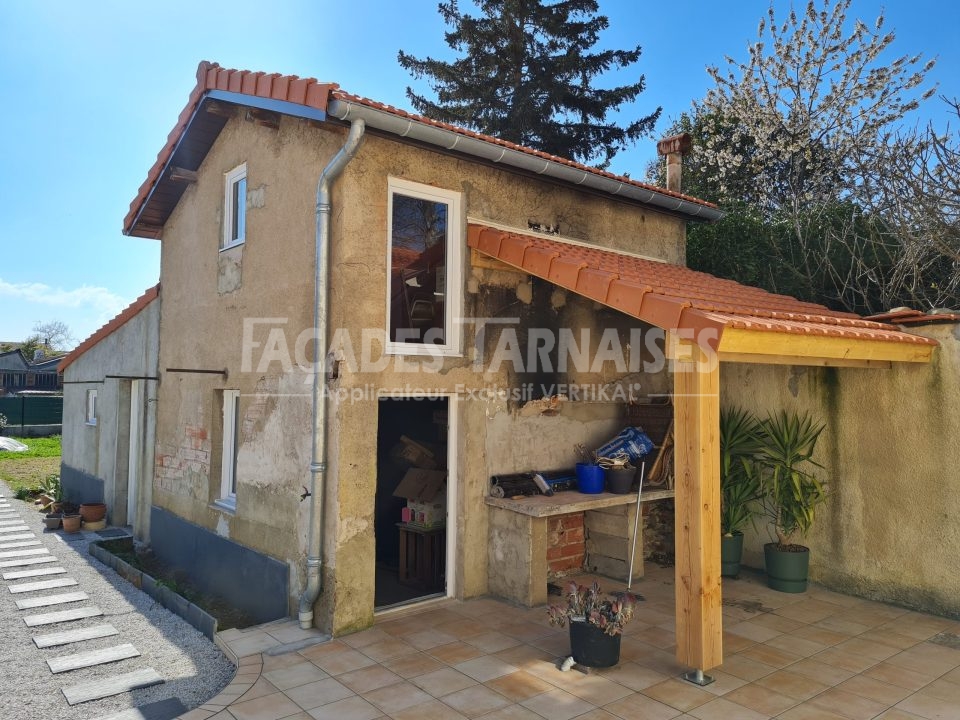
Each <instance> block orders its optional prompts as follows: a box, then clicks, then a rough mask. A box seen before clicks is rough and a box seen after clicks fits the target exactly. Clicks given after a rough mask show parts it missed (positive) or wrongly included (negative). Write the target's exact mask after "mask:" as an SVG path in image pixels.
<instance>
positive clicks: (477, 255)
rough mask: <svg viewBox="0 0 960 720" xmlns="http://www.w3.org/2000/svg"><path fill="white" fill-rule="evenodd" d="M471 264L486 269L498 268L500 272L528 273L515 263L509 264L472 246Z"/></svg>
mask: <svg viewBox="0 0 960 720" xmlns="http://www.w3.org/2000/svg"><path fill="white" fill-rule="evenodd" d="M470 265H471V266H472V267H475V268H483V269H484V270H498V271H500V272H512V273H519V274H521V275H527V274H528V273H527V272H525V271H523V270H519V269H517V268H515V267H514V266H513V265H507V263H505V262H503V261H501V260H497V259H496V258H492V257H490V256H489V255H485V254H483V253H482V252H479V251H477V249H476V248H470Z"/></svg>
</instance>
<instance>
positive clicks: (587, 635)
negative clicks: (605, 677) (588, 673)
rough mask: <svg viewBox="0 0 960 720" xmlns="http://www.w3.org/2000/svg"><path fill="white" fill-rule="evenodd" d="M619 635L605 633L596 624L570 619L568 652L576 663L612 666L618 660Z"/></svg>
mask: <svg viewBox="0 0 960 720" xmlns="http://www.w3.org/2000/svg"><path fill="white" fill-rule="evenodd" d="M620 637H621V636H620V635H607V634H606V633H605V632H604V631H603V630H601V629H600V628H598V627H597V626H596V625H589V624H588V623H585V622H575V621H573V620H571V621H570V654H571V655H573V661H574V662H575V663H577V665H582V666H583V667H592V668H607V667H613V666H614V665H616V664H617V663H618V662H620Z"/></svg>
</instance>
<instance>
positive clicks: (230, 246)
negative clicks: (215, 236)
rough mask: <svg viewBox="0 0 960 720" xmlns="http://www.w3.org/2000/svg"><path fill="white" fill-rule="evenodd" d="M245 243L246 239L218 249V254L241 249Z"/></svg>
mask: <svg viewBox="0 0 960 720" xmlns="http://www.w3.org/2000/svg"><path fill="white" fill-rule="evenodd" d="M246 242H247V241H246V238H244V239H243V240H240V241H239V242H235V243H233V244H231V245H224V246H223V247H222V248H220V252H226V251H227V250H233V249H234V248H238V247H243V246H244V244H245V243H246Z"/></svg>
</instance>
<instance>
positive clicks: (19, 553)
mask: <svg viewBox="0 0 960 720" xmlns="http://www.w3.org/2000/svg"><path fill="white" fill-rule="evenodd" d="M49 554H50V551H49V550H47V549H46V548H45V547H38V548H30V549H28V550H7V551H6V552H0V558H4V559H6V558H15V557H27V556H29V555H49Z"/></svg>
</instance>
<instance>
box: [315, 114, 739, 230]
mask: <svg viewBox="0 0 960 720" xmlns="http://www.w3.org/2000/svg"><path fill="white" fill-rule="evenodd" d="M327 113H328V114H329V115H330V116H331V117H335V118H337V119H339V120H353V119H354V118H361V119H363V120H364V121H365V122H366V123H367V125H368V126H370V127H373V128H376V129H377V130H380V131H382V132H387V133H390V134H393V135H396V136H398V137H400V138H406V139H410V140H415V141H418V142H422V143H426V144H428V145H433V146H435V147H439V148H442V149H443V150H445V151H447V152H457V153H462V154H464V155H469V156H471V157H476V158H480V159H482V160H485V161H487V162H491V163H495V164H499V165H506V166H508V167H512V168H514V169H517V170H522V171H525V172H528V173H532V174H535V175H541V176H544V177H549V178H552V179H554V180H557V181H560V182H562V183H564V184H569V185H577V186H581V187H584V188H589V189H591V190H594V191H597V192H601V193H603V194H606V195H611V196H615V197H621V198H627V199H629V200H632V201H634V202H639V203H641V204H643V205H647V206H651V207H654V208H656V209H658V210H661V211H664V212H667V213H671V214H674V215H679V216H681V217H683V218H685V219H687V220H696V221H707V222H712V221H715V220H719V219H721V218H722V217H723V216H724V213H723V212H722V211H721V210H719V209H717V208H714V207H710V206H709V205H705V204H702V203H697V202H692V201H690V200H686V199H684V198H680V197H676V196H675V195H669V194H666V193H660V192H657V191H656V190H652V189H650V188H648V187H641V186H639V185H633V184H631V183H629V182H625V181H624V180H623V179H615V178H614V177H607V176H604V175H599V174H597V173H594V172H589V171H588V170H584V169H580V168H577V167H573V166H571V165H567V164H564V163H561V162H557V161H555V160H549V159H547V158H544V157H541V156H539V155H533V154H530V153H528V152H521V151H520V150H514V149H512V148H509V147H505V146H501V145H497V144H494V143H491V142H487V141H484V140H481V139H479V138H476V137H470V136H469V135H463V134H460V133H457V132H454V131H453V130H449V129H446V128H443V127H438V126H435V125H431V124H429V123H425V122H421V121H419V120H417V119H416V118H414V117H404V116H401V115H398V114H395V113H391V112H387V111H385V110H379V109H377V108H375V107H370V106H369V105H364V104H361V103H355V102H350V101H349V100H343V99H338V98H331V99H330V102H329V104H328V106H327Z"/></svg>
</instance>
